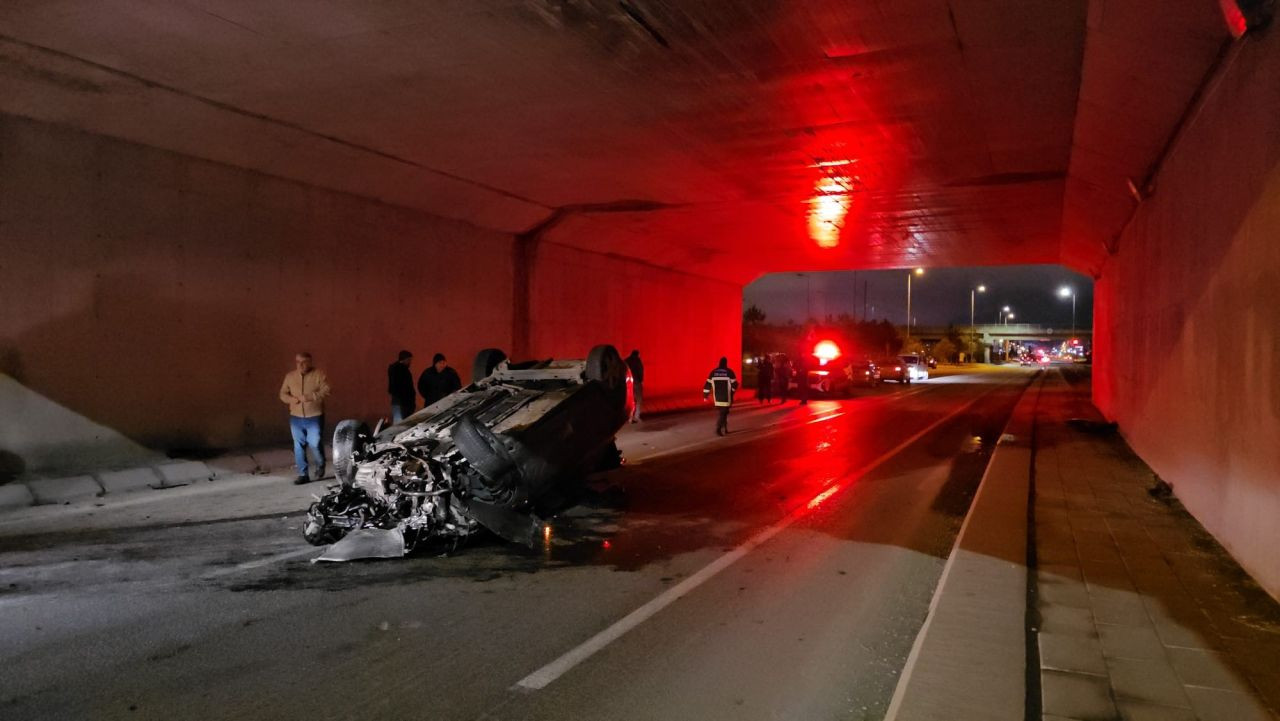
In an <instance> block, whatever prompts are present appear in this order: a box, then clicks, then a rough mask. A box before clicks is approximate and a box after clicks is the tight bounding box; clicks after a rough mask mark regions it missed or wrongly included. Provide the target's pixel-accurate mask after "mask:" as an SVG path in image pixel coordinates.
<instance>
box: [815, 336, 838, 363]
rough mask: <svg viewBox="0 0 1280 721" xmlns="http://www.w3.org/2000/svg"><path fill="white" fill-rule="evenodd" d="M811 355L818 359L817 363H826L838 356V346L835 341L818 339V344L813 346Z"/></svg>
mask: <svg viewBox="0 0 1280 721" xmlns="http://www.w3.org/2000/svg"><path fill="white" fill-rule="evenodd" d="M813 356H814V357H815V358H817V359H818V365H826V364H828V363H830V362H831V361H833V360H835V359H837V358H839V357H840V346H838V345H836V344H835V341H830V340H821V341H818V344H817V345H815V346H814V347H813Z"/></svg>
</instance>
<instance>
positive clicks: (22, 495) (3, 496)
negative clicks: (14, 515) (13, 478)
mask: <svg viewBox="0 0 1280 721" xmlns="http://www.w3.org/2000/svg"><path fill="white" fill-rule="evenodd" d="M35 502H36V499H35V497H34V496H32V495H31V489H30V488H27V487H26V485H24V484H22V483H9V484H6V485H3V486H0V511H10V510H13V509H16V508H26V507H27V506H30V505H32V504H34V503H35Z"/></svg>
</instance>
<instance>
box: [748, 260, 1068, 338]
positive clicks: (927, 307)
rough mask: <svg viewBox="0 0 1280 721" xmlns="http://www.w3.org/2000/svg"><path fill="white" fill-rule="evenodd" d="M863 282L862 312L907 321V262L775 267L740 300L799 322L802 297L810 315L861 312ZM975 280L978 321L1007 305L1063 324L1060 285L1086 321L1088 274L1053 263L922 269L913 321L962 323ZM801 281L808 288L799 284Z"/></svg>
mask: <svg viewBox="0 0 1280 721" xmlns="http://www.w3.org/2000/svg"><path fill="white" fill-rule="evenodd" d="M855 278H856V300H855ZM864 282H865V283H866V317H867V318H869V319H871V320H879V319H882V318H883V319H887V320H889V321H890V322H892V323H893V324H895V325H902V324H903V323H905V322H906V314H907V311H906V308H907V271H906V270H875V271H856V272H854V271H839V272H825V273H774V274H772V275H766V276H764V277H763V278H761V279H759V280H757V281H756V282H754V283H752V284H751V285H748V286H747V287H746V290H745V291H744V292H743V307H744V308H746V307H747V306H750V305H751V304H753V303H754V304H755V305H757V306H759V308H760V309H761V310H763V311H764V312H765V313H766V314H768V321H769V322H786V321H788V320H793V321H795V322H797V323H801V322H803V321H804V320H805V316H806V305H808V306H809V307H811V308H812V316H813V317H814V318H817V319H821V318H823V317H825V316H826V315H832V316H835V315H839V314H841V313H848V314H850V315H853V316H855V317H857V318H862V317H863V283H864ZM979 284H983V285H986V286H987V292H986V293H979V294H977V303H976V305H977V311H976V321H977V322H978V323H980V324H981V323H994V322H996V319H997V314H998V313H999V310H1000V308H1001V307H1002V306H1006V305H1007V306H1009V307H1010V308H1011V309H1012V312H1013V313H1014V321H1013V322H1015V323H1034V324H1037V325H1043V326H1048V327H1051V328H1070V327H1071V299H1070V298H1060V297H1058V288H1060V287H1062V286H1064V285H1066V286H1070V287H1072V288H1074V289H1075V291H1076V293H1077V299H1076V324H1077V326H1079V327H1081V328H1088V327H1090V326H1092V324H1093V323H1092V320H1093V280H1092V279H1091V278H1089V277H1088V276H1085V275H1080V274H1079V273H1075V272H1073V271H1070V270H1067V269H1066V268H1064V267H1062V266H1058V265H1012V266H994V267H976V268H937V269H932V268H930V269H926V270H925V273H924V275H920V276H914V277H913V278H912V281H911V311H912V314H913V315H914V316H915V323H917V324H919V325H924V326H944V325H947V324H948V323H954V324H956V325H968V324H969V289H970V288H974V287H976V286H978V285H979ZM807 288H808V289H811V290H809V291H808V292H806V289H807ZM806 296H808V299H807V300H806Z"/></svg>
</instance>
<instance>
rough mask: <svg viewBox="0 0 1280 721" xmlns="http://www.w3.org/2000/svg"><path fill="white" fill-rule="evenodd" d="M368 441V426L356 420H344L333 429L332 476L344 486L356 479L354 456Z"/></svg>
mask: <svg viewBox="0 0 1280 721" xmlns="http://www.w3.org/2000/svg"><path fill="white" fill-rule="evenodd" d="M368 440H369V426H367V425H365V424H364V423H361V422H360V421H356V420H351V419H348V420H345V421H342V422H341V423H339V424H338V427H337V428H334V429H333V475H334V477H336V478H337V479H338V480H339V481H340V482H341V483H342V485H344V486H349V485H351V484H352V483H353V482H355V479H356V462H355V458H354V456H355V454H356V453H358V452H359V451H360V449H361V448H363V447H364V444H365V443H367V442H368Z"/></svg>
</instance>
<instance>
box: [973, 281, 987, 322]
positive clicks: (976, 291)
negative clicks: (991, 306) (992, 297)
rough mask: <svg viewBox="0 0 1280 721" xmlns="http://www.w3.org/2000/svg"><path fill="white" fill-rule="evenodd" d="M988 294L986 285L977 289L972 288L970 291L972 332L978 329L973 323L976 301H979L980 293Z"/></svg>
mask: <svg viewBox="0 0 1280 721" xmlns="http://www.w3.org/2000/svg"><path fill="white" fill-rule="evenodd" d="M986 292H987V286H985V285H980V286H978V287H977V288H970V289H969V329H970V330H973V329H974V328H976V327H977V326H976V325H975V324H974V322H973V310H974V307H975V301H976V299H977V294H978V293H986Z"/></svg>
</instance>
